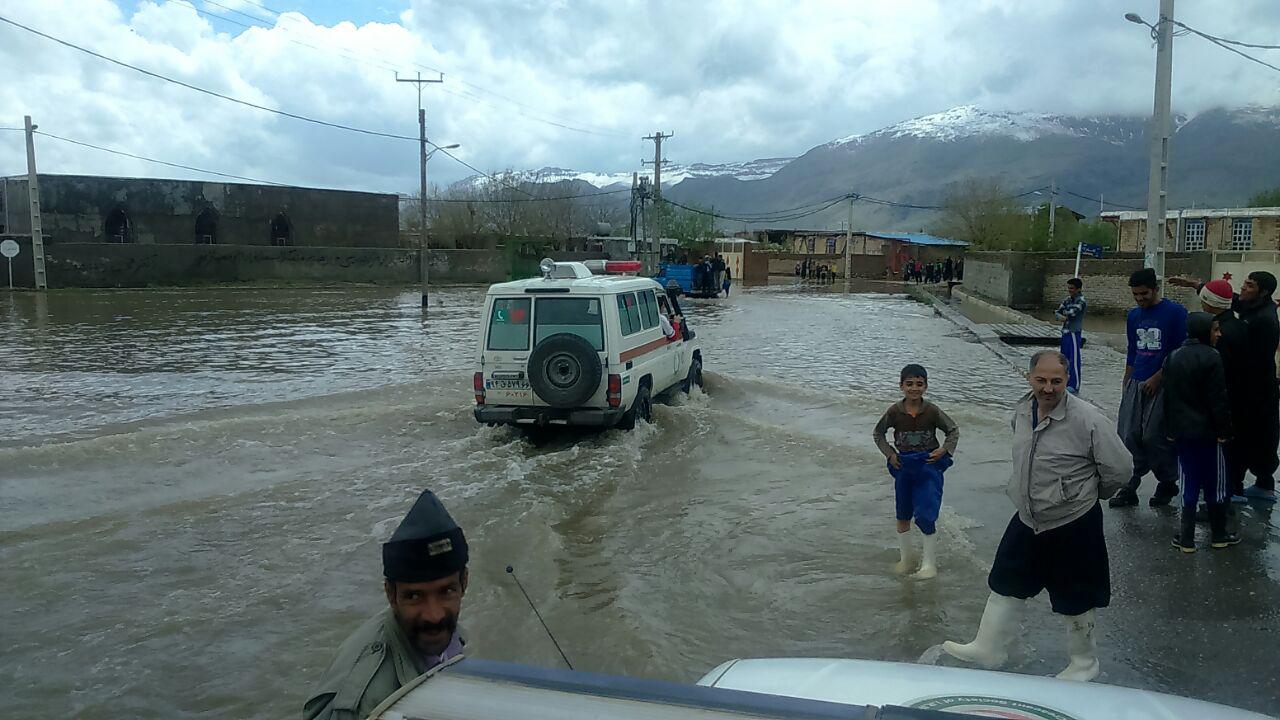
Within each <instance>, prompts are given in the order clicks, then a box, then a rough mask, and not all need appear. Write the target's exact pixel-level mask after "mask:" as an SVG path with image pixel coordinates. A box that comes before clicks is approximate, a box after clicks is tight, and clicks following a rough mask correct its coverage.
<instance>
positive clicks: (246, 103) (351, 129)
mask: <svg viewBox="0 0 1280 720" xmlns="http://www.w3.org/2000/svg"><path fill="white" fill-rule="evenodd" d="M0 22H4V23H7V24H9V25H12V26H14V27H16V28H20V29H22V30H26V31H27V32H29V33H32V34H33V35H38V36H40V37H42V38H45V39H46V40H51V41H53V42H55V43H58V44H59V45H63V46H65V47H69V48H71V49H72V50H78V51H80V52H82V53H84V54H86V55H90V56H92V57H96V58H98V59H99V60H105V61H107V62H109V63H111V64H113V65H118V66H120V67H123V68H128V69H129V70H133V71H135V72H138V73H141V74H143V75H146V76H148V77H152V78H155V79H157V80H163V81H165V82H168V83H173V84H174V85H178V86H181V87H184V88H187V89H188V90H194V91H196V92H198V93H203V94H205V95H210V96H212V97H216V98H219V99H221V100H226V101H227V102H232V103H236V104H237V105H243V106H245V107H248V108H253V109H254V110H261V111H263V112H269V113H272V114H275V115H280V116H283V117H287V118H292V119H294V120H300V121H302V122H307V123H312V124H314V125H320V126H323V127H328V128H333V129H335V130H346V131H347V132H354V133H360V134H362V135H371V136H373V137H384V138H390V139H393V140H409V141H411V142H415V143H416V142H419V139H418V138H416V137H410V136H408V135H397V134H395V133H388V132H381V131H379V130H368V129H365V128H358V127H352V126H350V125H343V124H341V123H334V122H329V121H327V120H319V119H316V118H312V117H307V116H306V115H299V114H297V113H291V112H287V111H285V110H277V109H275V108H269V107H266V106H265V105H258V104H257V103H252V102H249V101H248V100H241V99H240V98H237V97H232V96H230V95H224V94H223V93H220V92H216V91H214V90H208V89H205V88H202V87H199V86H198V85H192V84H191V83H188V82H184V81H182V80H178V79H175V78H171V77H168V76H166V75H161V74H160V73H156V72H152V71H150V70H147V69H145V68H140V67H138V66H137V65H130V64H129V63H127V62H124V61H123V60H116V59H115V58H111V57H107V56H106V55H103V54H101V53H97V52H94V51H93V50H89V49H88V48H84V47H81V46H79V45H76V44H75V43H72V42H68V41H66V40H63V39H61V38H57V37H54V36H52V35H49V34H47V33H43V32H40V31H39V30H36V29H35V28H31V27H28V26H26V25H23V24H22V23H19V22H15V21H13V20H10V19H9V18H7V17H4V16H3V15H0ZM427 144H428V145H430V146H431V147H433V148H435V149H436V150H437V151H439V152H442V153H444V154H445V155H446V156H448V157H450V158H452V159H453V161H454V162H456V163H458V164H459V165H462V166H463V167H465V168H468V169H470V170H472V171H474V172H476V173H479V174H480V175H483V176H485V177H487V178H489V179H490V180H492V181H494V182H496V183H498V184H499V185H506V186H507V187H509V188H511V189H513V190H517V191H519V192H525V191H524V190H522V189H520V188H518V187H515V186H512V185H507V183H504V182H503V181H501V180H499V179H498V178H496V177H494V176H493V175H490V174H489V173H487V172H485V171H483V170H481V169H480V168H478V167H476V166H475V165H472V164H471V163H469V162H467V161H465V160H463V159H461V158H459V157H458V156H457V155H454V154H453V153H451V152H449V151H448V150H446V149H444V148H443V147H441V146H439V145H437V144H435V143H433V142H431V141H430V140H428V141H427ZM525 194H529V193H525Z"/></svg>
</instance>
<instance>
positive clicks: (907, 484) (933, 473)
mask: <svg viewBox="0 0 1280 720" xmlns="http://www.w3.org/2000/svg"><path fill="white" fill-rule="evenodd" d="M928 457H929V453H927V452H923V451H922V452H911V453H899V454H898V462H900V463H901V464H902V467H901V468H894V467H893V465H889V474H890V475H892V476H893V493H894V504H895V505H896V509H897V512H898V519H899V520H911V519H913V518H914V519H915V521H916V527H918V528H920V532H922V533H924V534H925V535H932V534H934V533H935V532H936V531H937V522H938V510H939V509H940V508H941V507H942V473H943V471H945V470H946V469H947V468H949V467H951V463H952V462H953V461H952V460H951V456H950V455H943V456H942V457H941V458H939V459H938V461H937V462H935V463H933V464H929V463H927V462H925V460H926V459H928Z"/></svg>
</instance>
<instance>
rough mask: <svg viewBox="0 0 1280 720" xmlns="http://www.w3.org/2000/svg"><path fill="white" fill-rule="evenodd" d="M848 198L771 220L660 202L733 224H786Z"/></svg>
mask: <svg viewBox="0 0 1280 720" xmlns="http://www.w3.org/2000/svg"><path fill="white" fill-rule="evenodd" d="M848 197H849V196H848V195H842V196H840V197H838V198H836V199H835V200H832V201H831V202H829V203H827V204H826V205H824V206H822V207H819V208H817V209H815V210H810V211H807V212H802V213H797V214H793V215H791V216H784V217H771V218H749V217H737V216H733V215H721V214H720V213H717V212H714V211H711V210H703V209H701V208H693V207H689V206H688V205H682V204H680V203H678V202H676V201H674V200H668V199H667V198H660V202H663V203H666V204H668V205H673V206H675V207H678V208H681V209H683V210H688V211H689V212H694V213H698V214H699V215H708V216H711V217H714V218H719V219H720V220H729V221H731V222H745V223H758V222H765V221H768V222H785V221H789V220H799V219H800V218H803V217H809V216H810V215H816V214H818V213H820V212H822V211H824V210H826V209H828V208H830V207H832V206H834V205H836V204H838V203H841V202H843V201H844V200H846V199H847V198H848Z"/></svg>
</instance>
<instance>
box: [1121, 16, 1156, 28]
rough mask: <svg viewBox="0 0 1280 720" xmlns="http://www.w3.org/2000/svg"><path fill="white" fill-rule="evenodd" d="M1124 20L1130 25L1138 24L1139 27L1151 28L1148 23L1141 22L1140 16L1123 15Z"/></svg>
mask: <svg viewBox="0 0 1280 720" xmlns="http://www.w3.org/2000/svg"><path fill="white" fill-rule="evenodd" d="M1124 19H1125V20H1128V21H1129V22H1131V23H1138V24H1139V25H1146V26H1147V27H1151V24H1150V23H1148V22H1147V21H1146V20H1143V19H1142V16H1141V15H1139V14H1138V13H1125V14H1124Z"/></svg>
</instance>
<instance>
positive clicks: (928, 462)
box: [872, 363, 960, 579]
mask: <svg viewBox="0 0 1280 720" xmlns="http://www.w3.org/2000/svg"><path fill="white" fill-rule="evenodd" d="M900 380H901V383H900V385H899V387H901V388H902V395H903V398H902V402H897V403H894V404H893V405H890V406H889V409H888V410H886V411H885V413H884V416H882V417H881V418H880V422H878V423H876V429H875V431H874V432H873V434H872V435H873V437H874V438H875V441H876V447H878V448H880V452H882V453H884V456H885V458H886V459H887V460H888V461H889V463H888V464H889V474H890V475H892V476H893V490H894V496H895V504H896V506H897V517H898V547H899V549H900V550H901V552H902V554H901V559H900V560H899V561H898V564H897V565H894V566H893V569H894V570H895V571H896V572H898V573H903V574H905V573H908V572H910V571H911V567H912V564H913V562H912V553H911V547H910V545H911V540H910V535H909V533H910V531H911V520H912V519H915V521H916V525H917V526H918V527H919V528H920V532H922V533H924V540H923V545H924V558H923V559H922V561H921V563H920V569H919V571H917V572H916V573H915V575H913V576H912V577H916V578H920V579H927V578H931V577H934V576H935V575H937V574H938V567H937V551H938V536H937V521H938V510H939V508H941V506H942V473H943V472H944V471H945V470H946V469H947V468H949V467H951V463H952V460H951V456H952V455H953V454H954V453H955V451H956V443H958V442H960V427H959V426H958V425H956V424H955V422H954V421H953V420H952V419H951V418H949V417H947V414H946V413H944V412H942V410H940V409H939V408H938V406H937V405H934V404H933V403H931V402H929V401H928V400H925V399H924V393H925V390H927V389H928V388H929V373H928V372H927V371H926V370H925V369H924V367H922V366H920V365H916V364H914V363H913V364H911V365H908V366H906V367H904V368H902V375H901V378H900ZM889 428H893V445H890V444H889V443H888V442H887V441H886V440H885V432H886V431H887V430H888V429H889ZM938 430H941V431H942V432H943V433H945V434H946V438H945V439H944V440H943V443H942V445H941V446H939V445H938V437H937V431H938Z"/></svg>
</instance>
